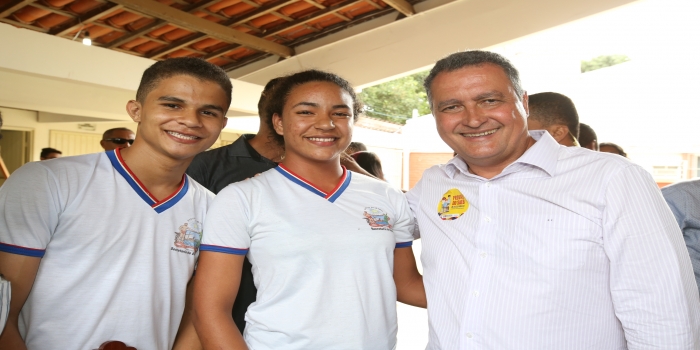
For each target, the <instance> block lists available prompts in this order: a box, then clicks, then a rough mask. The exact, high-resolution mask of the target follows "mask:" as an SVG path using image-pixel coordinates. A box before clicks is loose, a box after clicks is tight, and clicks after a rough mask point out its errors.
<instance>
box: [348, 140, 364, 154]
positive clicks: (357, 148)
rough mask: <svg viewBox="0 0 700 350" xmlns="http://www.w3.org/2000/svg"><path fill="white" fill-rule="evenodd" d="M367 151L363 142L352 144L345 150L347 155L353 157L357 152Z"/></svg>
mask: <svg viewBox="0 0 700 350" xmlns="http://www.w3.org/2000/svg"><path fill="white" fill-rule="evenodd" d="M364 151H367V146H365V144H364V143H362V142H350V146H348V149H346V150H345V153H347V154H349V155H352V154H353V153H355V152H364Z"/></svg>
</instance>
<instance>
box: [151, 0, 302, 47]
mask: <svg viewBox="0 0 700 350" xmlns="http://www.w3.org/2000/svg"><path fill="white" fill-rule="evenodd" d="M295 1H297V0H278V1H273V2H270V3H267V4H265V5H263V6H260V7H258V8H257V9H255V10H252V11H249V12H247V13H244V14H242V15H241V16H236V17H231V18H229V19H227V20H226V21H223V22H221V23H219V24H220V25H222V26H226V27H234V26H238V25H245V23H246V22H248V21H250V20H252V19H254V18H258V17H260V16H262V15H265V14H268V13H271V12H273V11H275V10H277V9H279V8H281V7H284V6H287V5H289V4H291V3H293V2H295ZM279 16H281V15H279ZM249 35H250V34H249ZM205 37H206V34H202V33H197V35H188V36H187V37H186V39H185V40H178V41H176V42H174V43H173V44H172V45H170V46H168V47H165V48H163V49H160V50H158V51H155V52H153V53H152V54H149V55H148V58H153V59H155V58H159V57H162V56H164V55H167V54H169V53H171V52H174V51H177V50H179V49H182V48H184V47H187V46H190V45H192V44H194V43H196V42H198V41H200V40H202V39H204V38H205ZM236 47H238V46H236Z"/></svg>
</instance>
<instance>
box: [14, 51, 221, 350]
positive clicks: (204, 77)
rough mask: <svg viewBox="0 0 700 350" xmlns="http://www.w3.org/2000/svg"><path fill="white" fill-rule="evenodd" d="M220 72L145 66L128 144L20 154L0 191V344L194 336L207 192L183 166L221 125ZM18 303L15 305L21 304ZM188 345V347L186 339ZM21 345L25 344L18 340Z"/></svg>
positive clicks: (84, 345) (64, 344) (205, 67)
mask: <svg viewBox="0 0 700 350" xmlns="http://www.w3.org/2000/svg"><path fill="white" fill-rule="evenodd" d="M230 101H231V82H230V80H229V78H228V77H227V76H226V74H225V72H224V71H223V70H221V69H220V68H218V67H216V66H214V65H212V64H210V63H208V62H205V61H203V60H200V59H194V58H178V59H172V60H166V61H161V62H158V63H156V64H154V65H153V66H151V67H150V68H148V69H147V70H146V71H145V72H144V76H143V78H142V81H141V85H140V86H139V90H138V92H137V98H136V100H132V101H129V103H128V104H127V112H128V113H129V115H130V116H131V117H132V118H133V120H134V121H136V122H138V123H139V127H138V135H137V137H136V140H135V142H134V144H133V146H132V147H130V148H124V149H121V150H120V149H116V150H112V151H107V152H105V153H99V154H89V155H84V156H77V157H66V158H62V159H56V160H51V161H46V162H40V163H39V162H37V163H30V164H27V165H25V166H23V167H22V168H20V169H19V170H17V171H16V172H15V173H14V174H12V176H11V178H10V179H9V180H8V181H7V182H6V183H5V185H4V186H3V187H2V188H1V189H0V215H1V216H2V217H3V218H4V219H3V220H2V221H0V272H1V273H2V274H3V275H5V277H6V278H8V279H9V280H10V281H11V282H12V305H11V309H10V319H9V323H8V325H7V328H6V329H5V331H4V333H3V334H2V338H0V348H2V349H23V348H26V349H37V350H43V349H97V348H98V347H99V346H100V345H101V344H102V343H103V342H106V341H109V340H119V341H122V342H124V343H126V344H127V345H129V346H133V347H136V348H137V349H170V348H173V344H174V342H175V335H176V333H177V331H178V327H180V323H181V319H182V320H183V322H184V324H183V325H182V333H181V334H180V337H179V339H178V343H177V344H176V345H175V348H179V349H191V348H192V346H197V345H198V340H197V337H196V335H195V333H194V330H193V328H192V327H191V323H190V322H189V317H183V313H184V309H185V294H186V290H187V284H188V281H189V280H190V278H191V276H192V274H193V271H194V264H195V261H196V259H197V256H198V248H199V241H200V239H201V235H202V225H203V221H204V218H205V214H206V210H207V207H208V205H209V202H210V201H211V200H212V199H213V194H212V193H211V192H209V191H208V190H206V189H205V188H203V187H202V186H200V185H199V184H197V183H196V182H194V181H191V180H190V179H189V177H188V176H186V175H185V169H187V166H188V165H189V163H190V162H191V160H192V158H193V157H194V156H195V155H196V154H197V153H199V152H201V151H203V150H206V149H207V148H209V147H210V146H211V145H212V144H213V143H214V141H215V140H216V139H217V137H218V135H219V133H220V132H221V129H222V128H223V127H224V125H225V124H226V117H225V113H226V111H227V110H228V106H229V104H230ZM20 310H21V312H20ZM193 344H194V345H193ZM25 346H26V347H25Z"/></svg>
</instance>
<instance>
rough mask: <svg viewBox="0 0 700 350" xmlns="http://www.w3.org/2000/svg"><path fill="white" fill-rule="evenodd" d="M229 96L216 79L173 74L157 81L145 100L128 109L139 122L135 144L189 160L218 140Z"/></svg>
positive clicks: (131, 103) (224, 120)
mask: <svg viewBox="0 0 700 350" xmlns="http://www.w3.org/2000/svg"><path fill="white" fill-rule="evenodd" d="M228 98H229V97H228V96H226V93H225V92H224V90H223V89H222V88H221V87H220V86H219V85H218V84H216V83H215V82H212V81H206V80H200V79H198V78H195V77H193V76H189V75H175V76H172V77H170V78H165V79H163V80H161V81H160V82H158V85H157V86H156V87H155V88H154V89H153V90H152V91H150V92H149V93H148V95H147V96H146V98H145V101H143V102H139V101H130V102H129V104H128V105H127V111H128V112H129V114H130V115H131V117H132V118H133V119H134V121H136V122H138V123H139V129H138V133H137V136H136V141H135V142H134V146H136V145H137V144H140V143H144V144H146V145H148V146H149V148H151V149H153V150H155V151H157V153H160V154H162V155H165V156H166V157H169V158H172V159H179V160H182V159H189V158H192V157H194V156H195V155H196V154H198V153H200V152H202V151H205V150H206V149H207V148H209V147H211V145H212V144H213V143H214V142H215V141H216V140H217V138H218V137H219V133H220V132H221V129H222V128H223V127H224V126H225V125H226V121H227V120H226V117H225V115H226V109H227V107H228Z"/></svg>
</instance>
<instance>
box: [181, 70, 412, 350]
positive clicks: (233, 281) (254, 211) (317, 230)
mask: <svg viewBox="0 0 700 350" xmlns="http://www.w3.org/2000/svg"><path fill="white" fill-rule="evenodd" d="M267 110H268V111H267V113H266V114H267V115H269V116H271V117H272V118H271V120H266V122H268V123H269V125H270V127H271V128H273V129H274V130H275V132H276V134H277V138H276V140H278V142H280V144H282V143H283V144H284V149H285V153H284V158H283V160H282V162H281V163H280V165H279V166H278V167H276V168H275V169H272V170H268V171H266V172H264V173H262V174H260V175H258V176H255V177H252V178H250V179H248V180H246V181H241V182H238V183H235V184H232V185H229V186H228V187H226V188H225V189H224V190H222V191H221V192H219V194H218V195H217V197H216V199H215V201H214V204H213V205H212V208H211V210H209V212H208V214H207V221H206V223H205V227H204V230H205V232H206V234H205V235H204V238H203V241H202V246H201V250H202V255H201V257H200V259H199V263H198V268H197V278H196V279H195V301H194V307H195V313H194V321H195V327H196V329H197V332H198V333H199V336H200V339H202V342H203V345H204V347H205V349H246V348H247V347H246V344H247V346H248V347H250V348H251V349H285V350H295V349H299V350H301V349H387V350H389V349H393V348H395V346H396V331H397V323H396V322H397V321H396V300H397V298H398V300H399V301H402V302H404V303H408V304H412V305H419V306H422V307H425V293H424V291H423V286H422V278H421V276H420V274H419V273H418V271H417V268H416V265H415V259H414V257H413V252H412V249H411V244H412V240H413V238H412V234H411V232H412V230H413V219H412V216H411V214H410V211H409V209H408V204H407V203H406V200H405V198H404V197H403V194H402V193H401V191H399V190H397V189H394V188H392V187H390V186H389V185H388V184H387V183H386V182H383V181H378V180H376V179H373V178H370V177H367V176H360V175H356V174H355V173H353V172H352V171H349V170H347V169H346V168H345V167H343V166H342V165H341V162H340V155H341V154H342V153H343V152H344V151H345V149H346V148H347V146H348V144H349V143H350V140H351V138H352V131H353V124H354V122H355V120H356V118H357V116H358V113H359V112H360V111H361V104H360V103H359V102H358V101H357V97H356V95H355V92H354V89H353V88H352V87H351V86H350V84H349V83H348V82H347V81H345V80H344V79H342V78H340V77H338V76H336V75H334V74H330V73H326V72H321V71H316V70H310V71H303V72H300V73H296V74H294V75H291V76H288V77H285V78H284V80H283V81H282V82H280V84H279V85H278V86H277V87H276V88H275V89H274V92H273V95H272V97H271V99H270V102H269V104H268V106H267ZM246 255H247V256H248V258H249V259H250V261H251V263H252V265H253V275H254V276H255V281H256V284H257V287H258V298H257V300H256V302H255V303H254V304H252V305H251V306H250V308H249V309H248V312H247V314H246V321H247V325H246V327H245V331H244V336H243V337H242V336H241V334H240V333H239V332H238V329H237V328H236V325H235V324H234V322H233V320H232V319H231V313H230V310H231V305H232V304H233V302H234V299H235V296H236V292H237V289H238V283H239V282H238V281H239V277H240V272H241V266H242V264H243V258H244V256H246ZM370 272H371V273H370ZM244 339H245V341H244Z"/></svg>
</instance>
